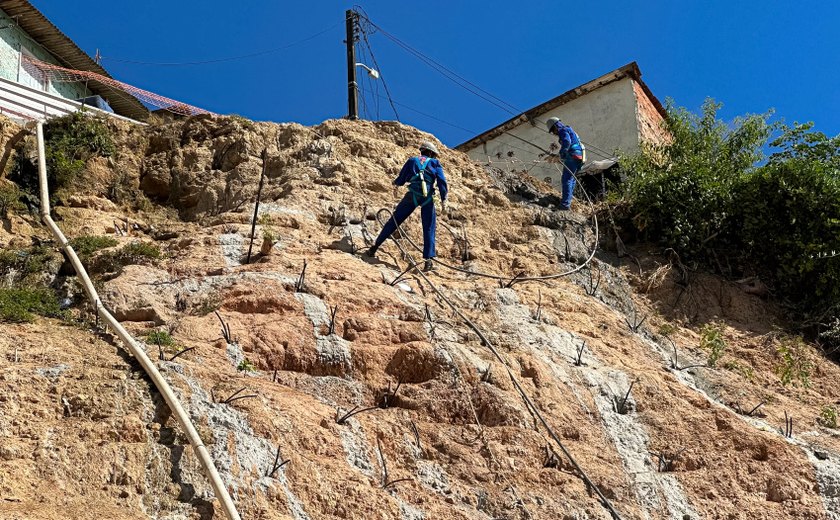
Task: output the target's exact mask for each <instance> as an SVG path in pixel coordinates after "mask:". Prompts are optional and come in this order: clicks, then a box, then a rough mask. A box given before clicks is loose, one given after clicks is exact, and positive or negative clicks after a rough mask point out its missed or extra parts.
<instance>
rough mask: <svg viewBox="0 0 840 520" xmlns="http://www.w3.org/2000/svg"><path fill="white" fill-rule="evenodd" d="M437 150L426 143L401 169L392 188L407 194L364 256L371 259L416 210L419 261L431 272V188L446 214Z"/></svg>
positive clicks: (433, 221) (433, 220)
mask: <svg viewBox="0 0 840 520" xmlns="http://www.w3.org/2000/svg"><path fill="white" fill-rule="evenodd" d="M437 157H438V149H437V147H436V146H435V145H434V143H430V142H428V141H426V142H424V143H422V144H421V145H420V155H419V156H417V157H412V158H410V159H409V160H408V161H406V163H405V165H403V167H402V170H400V174H399V175H398V176H397V178H396V179H395V180H394V186H405V185H406V184H408V193H406V194H405V196H404V197H403V199H402V200H401V201H400V203H399V204H397V208H396V209H395V210H394V213H393V216H392V218H390V219H388V221H387V222H386V223H385V226H384V227H383V228H382V231H381V232H380V233H379V236H378V237H377V238H376V242H374V243H373V247H371V248H370V249H368V251H367V253H366V255H367V256H370V257H373V256H375V255H376V250H377V249H379V246H381V245H382V243H383V242H385V240H387V239H388V237H389V236H391V234H392V233H393V232H394V231H396V230H397V226H398V225H402V223H403V222H404V221H405V219H407V218H408V216H409V215H411V213H412V212H413V211H414V210H415V209H417V207H418V206H419V207H420V216H421V220H422V221H423V258H424V259H425V260H426V262H425V264H424V265H423V270H424V271H430V270H432V269H433V263H432V258H434V257H435V256H436V254H435V229H436V227H437V214H436V212H435V186H437V189H438V191H440V204H441V210H442V211H443V212H444V213H445V212H446V196H447V194H448V189H447V185H446V177H445V176H444V175H443V166H441V165H440V161H439V160H438V159H437Z"/></svg>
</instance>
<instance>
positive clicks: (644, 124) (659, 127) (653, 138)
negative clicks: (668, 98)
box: [633, 81, 669, 143]
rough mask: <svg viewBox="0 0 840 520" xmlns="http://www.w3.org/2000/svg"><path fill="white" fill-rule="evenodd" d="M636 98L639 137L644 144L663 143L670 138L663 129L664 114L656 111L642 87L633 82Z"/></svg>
mask: <svg viewBox="0 0 840 520" xmlns="http://www.w3.org/2000/svg"><path fill="white" fill-rule="evenodd" d="M633 93H634V94H635V96H636V119H637V120H638V122H639V136H640V138H641V140H642V141H644V142H653V143H662V142H664V141H667V140H668V138H669V135H668V132H667V131H666V130H665V128H664V127H663V124H664V123H665V121H664V119H663V118H662V114H660V113H659V111H658V110H657V109H656V107H655V106H654V105H653V103H652V102H651V100H650V98H649V97H648V96H647V94H646V93H645V91H644V89H643V88H642V86H641V85H639V84H638V83H637V82H636V81H633Z"/></svg>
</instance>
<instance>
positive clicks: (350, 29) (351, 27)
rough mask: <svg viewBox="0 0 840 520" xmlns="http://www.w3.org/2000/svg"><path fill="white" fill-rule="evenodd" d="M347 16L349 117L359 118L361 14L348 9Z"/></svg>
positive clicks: (352, 118) (351, 118)
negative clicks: (358, 74)
mask: <svg viewBox="0 0 840 520" xmlns="http://www.w3.org/2000/svg"><path fill="white" fill-rule="evenodd" d="M345 14H346V16H347V18H346V21H347V40H345V43H346V44H347V105H348V113H347V118H348V119H350V120H351V121H352V120H356V119H359V105H358V100H357V99H356V93H357V91H358V86H357V84H356V27H358V25H359V14H358V13H357V12H356V11H354V10H352V9H348V10H347V12H346V13H345Z"/></svg>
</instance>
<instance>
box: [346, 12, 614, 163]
mask: <svg viewBox="0 0 840 520" xmlns="http://www.w3.org/2000/svg"><path fill="white" fill-rule="evenodd" d="M360 16H363V17H364V18H365V20H366V21H367V22H368V23H369V24H370V25H371V26H373V27H374V28H376V29H377V30H378V31H379V32H381V33H382V34H383V35H384V36H385V37H387V38H389V39H390V40H391V41H393V42H394V43H395V44H397V45H399V46H400V47H402V48H403V49H404V50H405V51H407V52H409V53H410V54H412V55H414V56H415V57H416V58H418V59H419V60H421V61H423V62H424V63H425V64H426V65H428V66H429V67H431V68H432V69H434V70H436V71H437V72H439V73H440V74H441V75H443V76H444V77H445V78H447V79H449V80H450V81H452V82H453V83H455V84H456V85H458V86H459V87H461V88H463V89H465V90H467V91H468V92H470V93H472V94H473V95H475V96H477V97H479V98H481V99H484V100H485V101H487V102H489V103H491V104H493V105H495V106H496V107H498V108H500V109H502V110H504V111H505V112H508V113H510V114H512V115H521V114H523V113H524V112H525V111H524V110H522V109H521V108H519V107H517V106H515V105H513V104H511V103H508V102H507V101H505V100H503V99H501V98H500V97H498V96H496V95H494V94H492V93H491V92H488V91H487V90H485V89H483V88H481V87H480V86H478V85H476V84H475V83H473V82H472V81H470V80H468V79H466V78H464V77H463V76H461V75H459V74H458V73H457V72H455V71H453V70H452V69H449V68H448V67H446V66H445V65H443V64H441V63H439V62H437V61H435V60H434V59H433V58H430V57H429V56H426V55H425V54H423V53H422V52H420V51H419V50H417V49H415V48H413V47H411V46H410V45H409V44H407V43H405V42H404V41H402V40H400V39H399V38H397V37H396V36H394V35H392V34H391V33H389V32H387V31H386V30H384V29H383V28H382V27H380V26H379V25H377V24H376V23H375V22H373V21H372V20H371V19H370V17H368V16H367V13H364V14H361V15H360ZM533 120H534V121H537V122H538V123H542V124H545V123H546V121H544V120H542V119H540V118H533ZM504 133H505V134H507V135H510V136H512V137H515V138H517V139H521V138H520V137H518V136H515V135H513V134H511V133H509V132H507V131H505V132H504ZM476 135H477V134H476ZM521 140H522V141H524V142H526V143H528V144H530V145H532V146H536V145H534V144H533V143H531V142H529V141H527V140H525V139H521ZM581 142H582V143H583V144H584V146H586V147H587V148H588V149H591V150H592V151H593V153H595V154H596V155H599V156H601V157H602V158H604V159H611V158H613V157H614V154H611V153H610V152H607V151H606V150H604V149H602V148H600V147H598V146H595V145H594V144H592V143H588V142H586V141H584V140H583V139H581ZM536 147H537V148H539V149H540V150H542V151H543V152H546V150H544V149H543V148H541V147H539V146H536ZM598 152H600V153H598ZM546 153H547V152H546Z"/></svg>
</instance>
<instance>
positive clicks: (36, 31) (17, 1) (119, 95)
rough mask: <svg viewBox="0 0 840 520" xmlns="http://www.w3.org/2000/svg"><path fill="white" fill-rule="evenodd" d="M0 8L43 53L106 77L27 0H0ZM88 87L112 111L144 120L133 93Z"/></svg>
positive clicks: (143, 110)
mask: <svg viewBox="0 0 840 520" xmlns="http://www.w3.org/2000/svg"><path fill="white" fill-rule="evenodd" d="M0 9H2V10H3V11H4V12H5V13H6V14H7V15H9V16H11V17H15V16H18V17H19V18H18V22H17V23H18V25H19V26H20V28H21V29H22V30H23V31H24V32H26V33H27V34H28V35H29V36H30V37H31V38H32V39H33V40H35V41H36V42H38V44H39V45H41V46H42V47H43V48H44V49H45V50H46V51H47V52H49V53H50V54H52V55H53V56H55V58H56V59H57V60H58V61H59V62H61V63H62V64H63V65H64V66H66V67H68V68H71V69H76V70H85V71H90V72H95V73H97V74H101V75H103V76H105V77H108V78H110V77H111V75H110V74H108V71H106V70H105V69H104V68H103V67H102V66H101V65H99V64H98V63H96V62H95V61H94V60H93V59H92V58H91V57H90V56H88V55H87V54H86V53H85V52H84V51H83V50H82V49H80V48H79V46H78V45H76V43H75V42H74V41H73V40H71V39H70V38H69V37H68V36H67V35H66V34H64V33H63V32H61V30H60V29H59V28H58V27H56V26H55V25H54V24H53V23H52V22H50V21H49V19H48V18H47V17H46V16H44V14H43V13H42V12H41V11H39V10H38V9H37V8H36V7H35V6H33V5H32V4H31V3H30V2H28V1H27V0H0ZM88 88H89V89H90V90H91V91H93V92H94V93H96V94H101V95H105V96H107V97H108V98H109V99H108V103H109V104H110V105H111V108H113V109H114V112H116V113H117V114H120V115H122V116H125V117H130V118H132V119H141V120H142V119H146V118H147V117H148V116H149V110H148V109H147V108H146V107H145V106H144V105H143V103H141V102H140V100H138V99H137V98H135V97H134V96H132V95H130V94H128V93H127V92H123V91H121V90H117V89H114V88H112V87H109V86H106V85H102V84H100V83H96V82H95V83H94V84H93V85H90V84H89V85H88Z"/></svg>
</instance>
